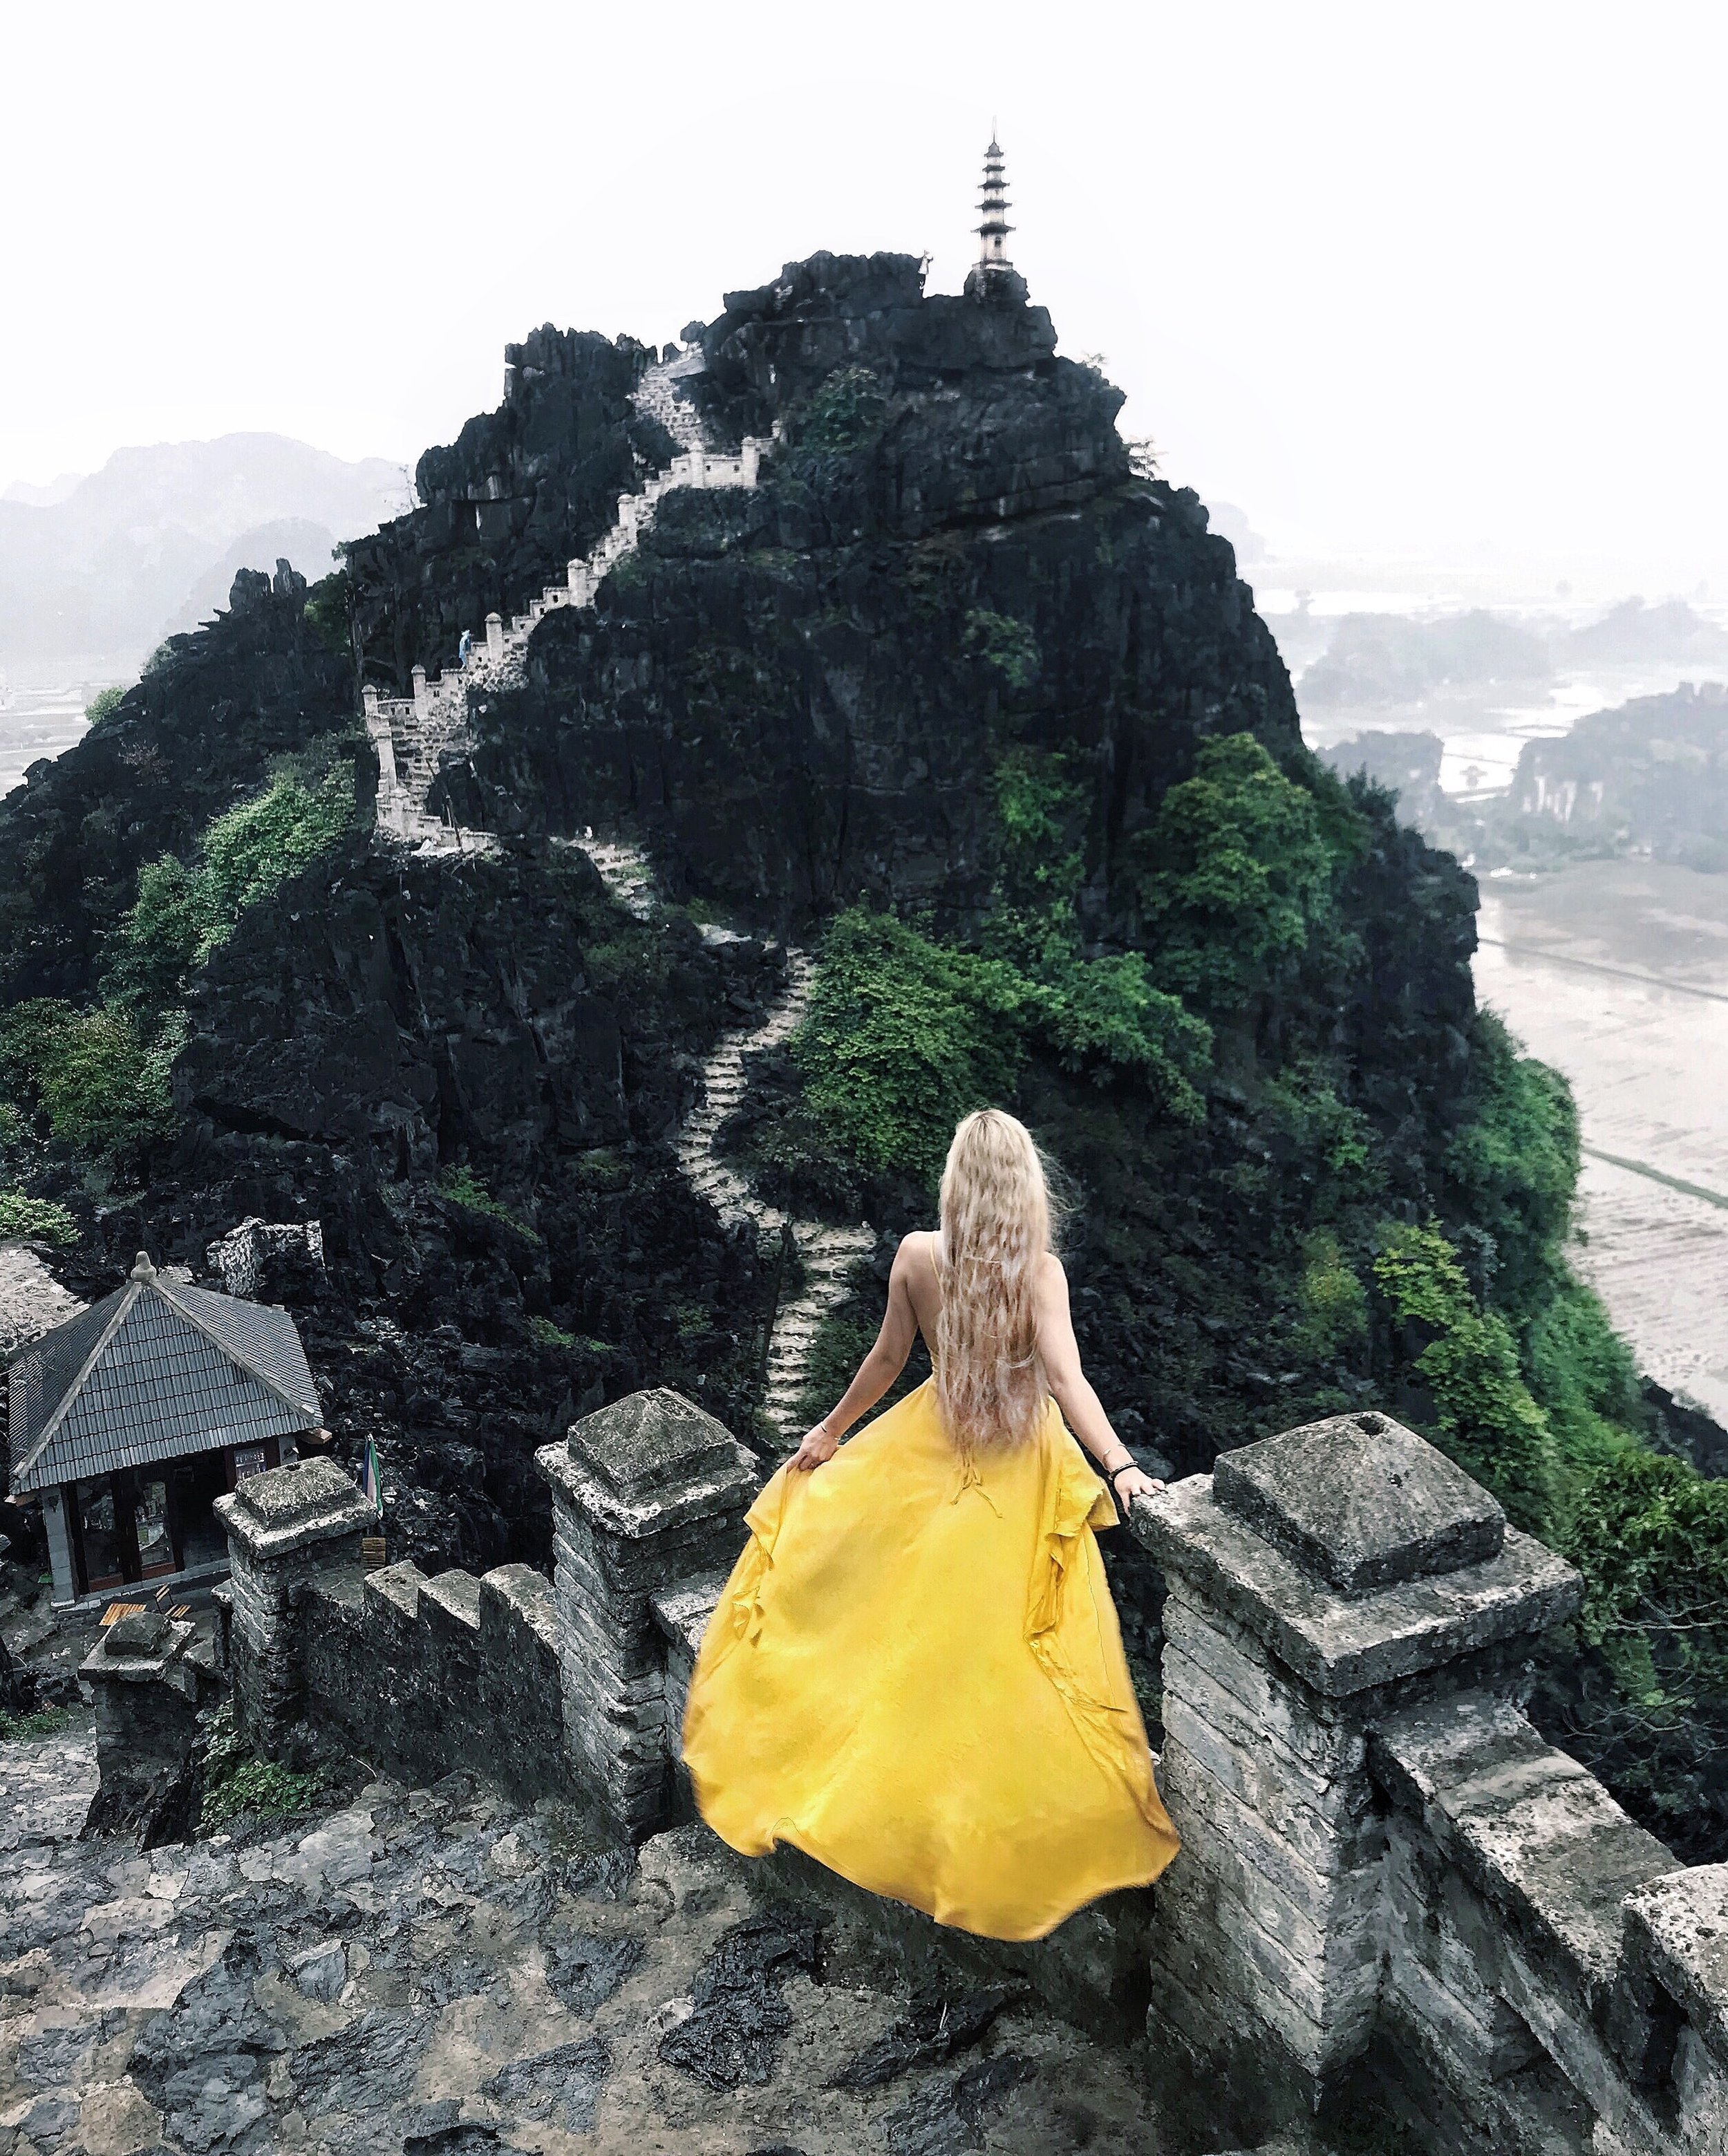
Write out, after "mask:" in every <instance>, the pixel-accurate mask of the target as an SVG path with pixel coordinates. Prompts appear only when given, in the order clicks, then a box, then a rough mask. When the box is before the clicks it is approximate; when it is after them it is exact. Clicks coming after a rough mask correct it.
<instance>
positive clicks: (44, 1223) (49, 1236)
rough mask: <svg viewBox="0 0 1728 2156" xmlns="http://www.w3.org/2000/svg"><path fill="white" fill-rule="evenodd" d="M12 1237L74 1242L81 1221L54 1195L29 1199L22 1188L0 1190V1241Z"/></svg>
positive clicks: (36, 1241)
mask: <svg viewBox="0 0 1728 2156" xmlns="http://www.w3.org/2000/svg"><path fill="white" fill-rule="evenodd" d="M9 1236H18V1237H20V1238H22V1239H23V1240H25V1241H28V1242H33V1243H59V1244H62V1245H64V1244H68V1243H75V1242H76V1241H77V1240H78V1223H77V1222H76V1221H75V1220H74V1219H73V1217H72V1215H71V1214H70V1213H69V1211H68V1210H67V1209H66V1208H65V1207H64V1205H61V1204H57V1203H56V1202H55V1201H54V1199H51V1198H27V1197H26V1196H25V1195H24V1193H23V1191H21V1190H0V1242H3V1241H5V1240H7V1238H8V1237H9Z"/></svg>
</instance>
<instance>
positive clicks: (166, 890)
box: [103, 759, 354, 1009]
mask: <svg viewBox="0 0 1728 2156" xmlns="http://www.w3.org/2000/svg"><path fill="white" fill-rule="evenodd" d="M353 818H354V771H353V767H352V765H351V763H349V762H347V761H346V759H342V760H341V761H338V762H335V763H333V764H331V765H330V766H329V767H328V768H327V769H326V771H325V773H324V774H323V776H322V778H320V780H318V782H317V783H315V785H312V784H309V783H308V782H307V781H306V779H305V778H302V777H301V776H300V774H299V773H296V772H294V771H291V770H288V771H283V772H281V773H279V774H278V776H277V777H276V778H275V779H274V781H273V782H272V783H271V784H270V785H269V787H267V788H265V789H264V792H263V793H259V794H255V795H254V797H253V798H251V799H250V800H249V801H243V802H241V803H240V804H239V805H238V807H237V808H230V809H229V810H228V812H227V814H224V815H221V816H218V817H217V818H216V819H215V820H214V821H213V823H211V824H208V826H207V827H206V828H205V830H204V833H203V836H202V838H201V839H199V841H198V847H197V858H196V859H195V860H194V861H193V862H192V865H190V866H188V865H187V864H186V863H185V862H183V861H181V860H177V858H176V857H175V856H174V855H172V854H170V855H163V856H162V859H161V860H156V861H152V862H151V863H149V864H148V865H146V867H145V868H144V869H143V870H141V872H140V875H139V878H138V895H137V897H136V899H135V900H134V901H133V903H132V906H131V911H129V912H128V913H127V914H126V918H125V919H124V920H123V921H121V923H120V927H119V928H118V929H117V930H116V932H115V937H114V939H113V942H112V945H111V947H110V953H109V962H108V970H107V973H106V975H105V980H104V984H103V985H104V987H105V989H106V991H107V992H108V993H109V994H110V996H111V997H112V998H115V1000H117V1001H120V1002H122V1003H125V1004H128V1005H130V1006H131V1007H133V1008H135V1009H162V1008H163V1007H164V1006H165V1005H166V1004H169V1003H172V1001H174V1000H175V999H176V998H177V997H178V996H179V995H180V994H181V993H182V991H183V990H184V988H185V987H186V984H187V982H188V980H189V979H190V978H191V976H192V973H193V972H194V971H195V970H196V969H197V968H198V967H199V966H201V965H203V963H204V962H205V960H206V959H208V957H209V956H210V954H211V952H213V951H215V950H217V949H218V948H219V947H221V946H222V945H223V943H225V942H227V941H228V937H230V936H232V935H233V932H234V928H235V927H236V925H237V923H238V921H239V919H240V916H241V915H242V914H243V913H244V912H245V911H246V910H247V909H248V907H249V906H256V905H258V904H259V902H260V901H262V900H264V899H269V898H273V897H274V896H275V894H276V893H277V892H278V891H279V890H280V889H281V888H282V886H283V885H284V884H285V883H286V882H287V881H288V880H289V879H290V876H294V875H298V874H299V873H300V870H302V869H304V868H306V867H308V866H309V865H310V864H311V863H312V862H313V861H315V860H318V859H319V858H320V855H324V854H326V853H327V852H328V851H329V850H330V849H331V847H332V846H333V845H335V844H336V843H337V841H338V840H339V839H341V836H342V834H343V833H344V832H345V831H346V830H347V829H348V828H349V826H350V824H351V823H352V821H353Z"/></svg>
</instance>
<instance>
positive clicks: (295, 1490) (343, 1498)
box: [215, 1460, 377, 1558]
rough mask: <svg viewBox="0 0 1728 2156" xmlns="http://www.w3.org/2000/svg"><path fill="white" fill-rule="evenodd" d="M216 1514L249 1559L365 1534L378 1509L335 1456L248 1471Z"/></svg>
mask: <svg viewBox="0 0 1728 2156" xmlns="http://www.w3.org/2000/svg"><path fill="white" fill-rule="evenodd" d="M215 1511H216V1515H217V1517H218V1519H219V1520H220V1521H221V1522H222V1524H223V1527H225V1528H226V1529H227V1530H228V1540H229V1541H230V1542H232V1543H238V1544H239V1546H240V1548H242V1549H243V1550H244V1552H245V1553H246V1554H247V1556H248V1557H249V1558H272V1557H284V1556H286V1555H287V1554H288V1553H289V1552H290V1551H291V1550H297V1549H303V1548H305V1546H306V1545H307V1544H308V1543H319V1542H326V1541H328V1540H330V1539H331V1537H334V1536H337V1535H354V1534H361V1533H364V1532H366V1531H367V1529H369V1528H370V1527H372V1526H374V1525H375V1524H376V1522H377V1513H376V1512H375V1511H374V1510H373V1508H372V1506H371V1505H369V1504H368V1503H367V1501H366V1499H365V1498H364V1497H362V1496H361V1494H360V1492H359V1491H358V1490H357V1489H356V1487H355V1486H354V1485H353V1483H352V1482H351V1481H350V1480H349V1479H348V1476H346V1474H345V1473H344V1472H343V1471H342V1470H341V1468H340V1467H338V1466H337V1465H336V1462H335V1460H295V1461H292V1462H290V1465H289V1466H286V1467H272V1468H270V1469H269V1470H268V1471H266V1472H265V1473H264V1474H262V1475H249V1476H247V1478H246V1480H245V1481H244V1482H243V1483H242V1484H241V1485H240V1486H239V1488H238V1490H236V1491H234V1492H233V1496H228V1497H218V1499H217V1501H216V1506H215Z"/></svg>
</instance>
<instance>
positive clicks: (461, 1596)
mask: <svg viewBox="0 0 1728 2156" xmlns="http://www.w3.org/2000/svg"><path fill="white" fill-rule="evenodd" d="M420 1599H421V1600H422V1602H427V1603H430V1604H431V1605H432V1607H433V1609H435V1610H436V1611H437V1612H438V1614H439V1615H440V1616H442V1617H445V1618H447V1619H448V1620H449V1622H450V1623H451V1624H453V1625H460V1626H462V1627H463V1629H464V1630H466V1631H469V1632H478V1631H479V1629H480V1583H479V1580H478V1579H477V1578H475V1577H474V1573H471V1572H464V1571H463V1570H462V1569H461V1568H460V1567H456V1568H454V1569H452V1570H451V1571H449V1572H438V1573H433V1576H432V1578H430V1579H428V1581H427V1583H426V1584H425V1585H424V1586H423V1588H422V1589H420Z"/></svg>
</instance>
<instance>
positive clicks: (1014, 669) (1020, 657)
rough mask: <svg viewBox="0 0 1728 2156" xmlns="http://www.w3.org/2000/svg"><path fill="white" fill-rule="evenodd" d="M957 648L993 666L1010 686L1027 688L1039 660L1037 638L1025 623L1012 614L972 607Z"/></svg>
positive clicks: (1035, 675) (1036, 671) (1012, 687)
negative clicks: (959, 646) (959, 647)
mask: <svg viewBox="0 0 1728 2156" xmlns="http://www.w3.org/2000/svg"><path fill="white" fill-rule="evenodd" d="M961 648H962V649H964V650H965V651H966V652H967V653H968V654H969V655H970V656H971V657H972V658H974V659H981V660H982V661H983V662H984V664H985V665H987V666H993V667H994V668H995V669H996V670H997V673H998V674H1000V675H1002V679H1003V680H1005V681H1006V682H1007V683H1008V686H1009V687H1010V688H1011V689H1029V688H1030V687H1031V686H1032V685H1033V682H1034V681H1035V680H1037V679H1038V667H1039V665H1040V664H1041V663H1042V658H1041V654H1040V653H1039V651H1038V638H1037V637H1036V636H1035V635H1034V634H1033V630H1032V628H1031V626H1030V624H1028V623H1026V622H1023V621H1017V620H1015V619H1014V617H1013V615H1012V614H1006V613H991V612H990V610H989V609H988V608H987V607H974V608H972V612H971V613H968V614H967V618H966V627H965V629H964V631H963V632H962V634H961Z"/></svg>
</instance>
